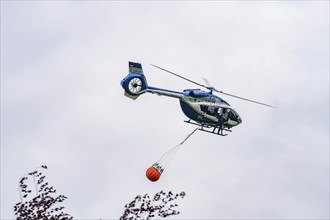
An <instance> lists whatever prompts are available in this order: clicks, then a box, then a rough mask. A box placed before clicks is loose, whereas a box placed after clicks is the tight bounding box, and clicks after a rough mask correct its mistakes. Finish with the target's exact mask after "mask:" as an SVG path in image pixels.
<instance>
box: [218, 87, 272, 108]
mask: <svg viewBox="0 0 330 220" xmlns="http://www.w3.org/2000/svg"><path fill="white" fill-rule="evenodd" d="M214 91H216V92H218V93H221V94H224V95H227V96H231V97H234V98H237V99H241V100H244V101H248V102H253V103H255V104H259V105H263V106H267V107H271V108H276V107H275V106H272V105H268V104H265V103H262V102H257V101H254V100H251V99H247V98H243V97H240V96H236V95H232V94H229V93H226V92H223V91H219V90H216V89H215V90H214Z"/></svg>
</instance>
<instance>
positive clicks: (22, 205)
mask: <svg viewBox="0 0 330 220" xmlns="http://www.w3.org/2000/svg"><path fill="white" fill-rule="evenodd" d="M40 168H43V169H47V166H41V167H40ZM31 179H32V180H33V184H32V185H34V189H33V188H31V187H29V184H28V183H27V181H29V180H30V181H31ZM30 185H31V184H30ZM19 193H20V198H21V202H19V203H17V204H16V205H15V206H14V213H15V216H16V217H17V220H23V219H24V220H32V219H33V220H34V219H40V220H69V219H73V217H71V216H70V215H69V214H66V213H64V212H63V209H64V207H63V206H58V203H61V202H63V201H64V200H65V199H67V197H65V196H64V195H59V196H56V197H55V195H54V194H55V193H56V189H54V187H53V186H49V184H48V182H46V181H45V176H44V175H43V174H42V172H41V171H39V169H38V170H36V171H34V172H31V173H28V174H27V175H25V176H24V177H22V178H21V180H20V182H19Z"/></svg>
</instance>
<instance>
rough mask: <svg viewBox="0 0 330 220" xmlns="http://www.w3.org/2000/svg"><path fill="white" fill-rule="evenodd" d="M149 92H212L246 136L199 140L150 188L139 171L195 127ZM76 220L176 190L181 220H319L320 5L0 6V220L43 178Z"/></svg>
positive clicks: (323, 30)
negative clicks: (129, 93) (28, 180)
mask: <svg viewBox="0 0 330 220" xmlns="http://www.w3.org/2000/svg"><path fill="white" fill-rule="evenodd" d="M128 61H136V62H140V63H142V65H143V68H144V72H145V75H146V77H147V80H148V83H149V85H152V86H156V87H157V86H158V87H161V88H166V89H173V90H178V91H182V90H183V89H186V88H196V86H195V85H193V84H189V82H185V81H182V80H181V79H179V78H174V76H170V75H168V74H166V73H165V72H161V71H160V70H158V69H155V68H153V67H152V66H150V65H149V63H153V64H156V65H159V66H162V67H164V68H167V69H169V70H171V71H174V72H176V73H179V74H182V75H184V76H185V77H188V78H190V79H192V80H195V81H201V82H202V77H205V78H207V79H208V80H209V81H210V82H211V83H212V85H213V86H214V87H216V88H217V89H219V90H223V91H226V92H228V93H233V94H236V95H240V96H244V97H246V98H252V99H256V100H258V101H262V102H266V103H268V104H271V105H275V106H277V107H278V109H276V110H274V109H271V108H267V107H263V106H258V105H254V104H251V103H248V102H244V101H241V100H235V99H233V98H230V97H225V96H224V97H223V98H224V99H225V100H227V101H228V102H229V103H230V104H231V105H232V106H233V107H234V108H235V109H236V110H237V111H238V112H239V114H240V115H241V117H242V119H243V123H242V124H241V125H240V126H238V127H235V128H233V132H232V133H231V134H229V135H228V136H226V137H220V136H216V135H212V134H208V133H203V132H197V133H196V134H194V135H193V136H192V137H191V138H190V139H189V140H188V141H187V142H186V143H185V144H184V145H183V147H182V148H181V149H180V151H178V153H177V155H176V156H175V157H174V159H173V161H172V162H171V163H170V164H169V165H168V166H167V168H166V170H165V172H164V173H163V175H162V177H161V179H160V180H159V181H158V182H155V183H151V182H149V181H148V180H147V178H146V177H145V171H146V169H147V168H148V167H149V166H150V165H152V164H153V163H154V162H156V161H157V160H158V159H159V158H160V157H161V155H162V154H163V153H164V152H166V150H167V149H169V148H171V147H173V146H175V145H177V144H178V143H180V142H181V141H182V140H183V138H184V137H185V136H186V135H187V134H188V133H190V132H191V131H192V130H193V129H194V127H193V126H191V125H188V124H186V123H184V122H183V120H185V119H186V117H185V116H184V114H183V113H182V112H181V109H180V106H179V102H178V100H175V99H171V98H168V97H159V96H155V95H151V94H145V95H143V96H141V97H139V98H138V99H137V100H135V101H133V100H131V99H128V98H127V97H125V96H124V95H123V93H124V92H123V89H122V88H121V86H120V81H121V79H122V78H124V77H125V76H126V75H127V73H128ZM43 164H45V165H47V166H48V167H49V169H48V171H47V172H46V175H47V178H48V181H49V182H50V184H52V185H53V186H54V187H55V188H56V189H57V191H58V192H59V193H60V194H64V195H66V196H67V197H68V199H67V200H66V202H65V204H64V205H65V206H66V212H68V213H70V214H71V215H73V216H74V217H75V218H76V219H96V218H98V219H100V218H103V219H118V218H119V216H120V215H121V214H122V211H123V207H124V205H125V204H126V203H128V202H130V201H131V200H132V199H133V198H134V197H135V196H136V195H138V194H145V193H150V194H154V193H156V192H158V191H160V190H173V191H175V192H180V191H185V192H186V193H187V196H186V197H185V198H184V199H183V200H181V201H179V204H180V206H179V210H180V211H181V214H180V215H179V216H177V217H175V218H181V219H206V218H207V219H256V218H258V219H328V218H329V206H330V205H329V2H328V1H251V2H246V1H208V2H202V1H170V2H166V1H154V2H148V1H138V2H133V1H124V2H117V1H97V2H94V1H93V2H92V1H31V2H30V1H1V216H0V217H1V219H6V218H13V217H14V215H13V206H14V204H16V203H17V202H19V201H20V200H19V195H18V191H17V184H18V181H19V179H20V178H21V177H22V175H24V174H25V173H27V172H30V171H33V170H34V169H35V168H36V167H38V166H40V165H43Z"/></svg>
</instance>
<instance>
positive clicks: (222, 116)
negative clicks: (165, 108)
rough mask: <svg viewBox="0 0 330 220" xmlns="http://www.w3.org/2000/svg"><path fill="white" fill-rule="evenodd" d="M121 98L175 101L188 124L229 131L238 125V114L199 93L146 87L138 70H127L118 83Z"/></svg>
mask: <svg viewBox="0 0 330 220" xmlns="http://www.w3.org/2000/svg"><path fill="white" fill-rule="evenodd" d="M121 86H122V87H123V88H124V90H125V95H126V96H127V97H129V98H131V99H134V100H135V99H136V98H138V97H139V96H140V95H142V94H144V93H152V94H157V95H161V96H168V97H172V98H177V99H179V101H180V106H181V109H182V111H183V113H184V114H185V115H186V116H187V117H188V118H189V121H186V122H189V123H192V122H191V120H193V121H194V122H195V123H192V124H197V125H201V126H205V127H213V128H217V127H219V130H220V129H230V128H232V127H234V126H237V125H239V124H240V123H242V119H241V117H240V116H239V114H238V113H237V112H236V111H235V110H234V109H233V108H232V107H231V106H230V105H229V103H227V102H226V101H225V100H223V99H222V98H220V97H218V96H216V95H214V94H212V92H205V91H203V90H200V89H186V90H184V91H183V92H178V91H173V90H167V89H162V88H157V87H152V86H148V84H147V80H146V77H145V75H144V74H143V72H142V68H141V69H139V68H136V67H132V68H131V67H130V72H129V74H128V75H127V76H126V77H125V78H124V79H123V80H122V81H121Z"/></svg>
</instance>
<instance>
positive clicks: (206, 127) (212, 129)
mask: <svg viewBox="0 0 330 220" xmlns="http://www.w3.org/2000/svg"><path fill="white" fill-rule="evenodd" d="M184 122H186V123H188V124H193V125H198V126H200V127H199V129H198V130H200V131H205V132H208V133H211V134H216V135H220V136H227V135H228V134H224V133H223V131H227V132H232V131H231V130H229V129H226V128H221V127H220V126H214V125H210V124H200V123H196V122H192V121H191V120H190V119H189V120H187V121H184Z"/></svg>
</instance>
